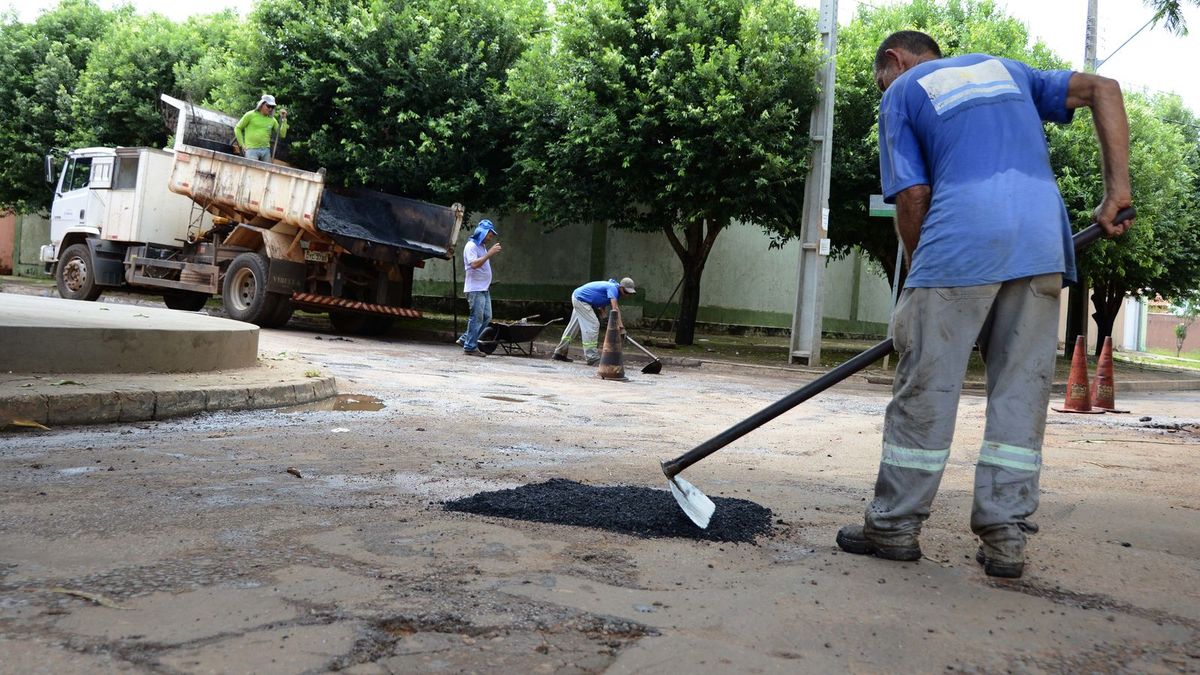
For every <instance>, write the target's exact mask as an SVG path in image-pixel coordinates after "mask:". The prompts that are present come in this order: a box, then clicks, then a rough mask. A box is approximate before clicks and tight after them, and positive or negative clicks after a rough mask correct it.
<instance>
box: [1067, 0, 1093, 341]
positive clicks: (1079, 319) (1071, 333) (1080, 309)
mask: <svg viewBox="0 0 1200 675" xmlns="http://www.w3.org/2000/svg"><path fill="white" fill-rule="evenodd" d="M1098 5H1099V0H1088V7H1087V25H1086V26H1085V28H1084V38H1083V70H1084V72H1088V73H1094V72H1096V43H1097V41H1098V33H1099V27H1098V21H1099V7H1098ZM1087 290H1088V289H1087V284H1085V283H1084V282H1083V280H1080V281H1077V282H1075V283H1073V284H1071V285H1070V286H1068V287H1067V331H1066V335H1064V336H1063V354H1064V355H1065V356H1066V358H1067V359H1068V360H1070V359H1071V357H1072V356H1073V355H1074V351H1075V336H1077V335H1082V336H1083V342H1084V344H1087V334H1088V299H1087Z"/></svg>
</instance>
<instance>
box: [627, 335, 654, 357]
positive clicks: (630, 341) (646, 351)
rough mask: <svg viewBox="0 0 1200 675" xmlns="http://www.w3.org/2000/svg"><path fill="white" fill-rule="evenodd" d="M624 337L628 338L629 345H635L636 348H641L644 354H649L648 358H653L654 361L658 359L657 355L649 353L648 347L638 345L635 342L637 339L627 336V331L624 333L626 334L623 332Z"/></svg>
mask: <svg viewBox="0 0 1200 675" xmlns="http://www.w3.org/2000/svg"><path fill="white" fill-rule="evenodd" d="M625 339H626V340H629V344H631V345H633V346H634V347H637V348H638V349H640V350H642V353H643V354H645V355H646V356H649V357H650V358H652V359H654V360H655V361H657V360H658V357H657V356H655V355H653V354H651V353H650V350H649V349H646V348H645V347H643V346H641V345H639V344H638V343H637V340H634V339H633V338H632V337H630V336H629V333H626V334H625Z"/></svg>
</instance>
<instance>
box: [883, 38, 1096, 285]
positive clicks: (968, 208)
mask: <svg viewBox="0 0 1200 675" xmlns="http://www.w3.org/2000/svg"><path fill="white" fill-rule="evenodd" d="M1070 79H1071V71H1066V70H1058V71H1042V70H1037V69H1035V68H1031V67H1029V66H1027V65H1025V64H1024V63H1021V62H1019V61H1013V60H1010V59H1002V58H997V57H993V56H988V55H986V54H967V55H964V56H957V57H954V58H947V59H937V60H934V61H926V62H925V63H921V64H918V65H917V66H914V67H913V68H911V69H909V70H907V71H905V73H904V74H903V75H901V76H900V77H899V78H897V79H896V81H895V82H893V83H892V86H890V87H888V90H887V92H885V93H884V95H883V101H882V102H881V103H880V106H879V173H880V177H881V179H882V183H883V196H884V200H885V201H887V202H888V203H894V202H895V199H896V195H897V194H899V193H900V192H903V191H904V190H906V189H908V188H910V187H913V186H915V185H929V186H930V188H931V191H932V193H933V194H932V201H931V203H930V207H929V213H928V215H926V216H925V222H924V223H923V224H922V226H921V239H920V242H919V243H918V245H917V250H916V251H914V252H913V255H912V269H911V270H909V274H908V280H907V281H906V282H905V285H906V286H908V287H913V288H922V287H923V288H944V287H957V286H978V285H982V284H990V283H996V282H1003V281H1008V280H1010V279H1018V278H1021V277H1028V276H1035V275H1039V274H1050V273H1055V272H1059V273H1062V274H1063V276H1064V278H1066V279H1068V280H1074V279H1075V249H1074V246H1073V245H1072V243H1071V225H1070V219H1069V217H1068V215H1067V209H1066V206H1065V205H1064V204H1063V201H1062V196H1061V195H1060V194H1059V192H1058V184H1057V183H1056V182H1055V180H1054V172H1053V170H1051V168H1050V152H1049V149H1048V148H1047V145H1046V134H1045V132H1044V130H1043V129H1042V122H1043V121H1048V122H1070V121H1071V118H1072V114H1073V112H1072V111H1071V110H1069V109H1068V108H1067V107H1066V100H1067V83H1068V81H1069V80H1070Z"/></svg>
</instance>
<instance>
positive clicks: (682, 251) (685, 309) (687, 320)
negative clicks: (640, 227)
mask: <svg viewBox="0 0 1200 675" xmlns="http://www.w3.org/2000/svg"><path fill="white" fill-rule="evenodd" d="M724 227H725V226H724V224H713V222H712V220H696V221H693V222H690V223H687V224H686V225H684V228H683V235H684V236H683V240H682V241H681V240H680V238H679V235H678V234H676V232H675V228H674V226H672V225H663V233H664V234H666V235H667V240H668V241H669V242H671V248H672V250H674V251H675V255H676V256H678V257H679V262H680V263H681V264H682V265H683V294H682V295H681V296H680V297H679V318H678V319H677V320H676V322H675V344H678V345H690V344H692V343H694V342H695V340H696V315H697V314H698V313H699V310H700V279H701V277H702V276H703V275H704V265H705V264H706V263H707V262H708V254H709V253H711V252H712V246H713V243H714V242H715V241H716V240H717V235H718V234H720V233H721V230H722V229H724Z"/></svg>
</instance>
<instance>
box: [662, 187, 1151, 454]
mask: <svg viewBox="0 0 1200 675" xmlns="http://www.w3.org/2000/svg"><path fill="white" fill-rule="evenodd" d="M1135 216H1137V210H1136V209H1134V208H1133V207H1132V206H1130V207H1129V208H1126V209H1121V211H1120V212H1118V213H1117V216H1116V217H1115V218H1113V222H1116V223H1119V222H1122V221H1126V220H1133V218H1134V217H1135ZM1103 236H1104V230H1103V229H1101V227H1100V225H1098V224H1096V223H1092V224H1091V225H1089V226H1088V227H1086V228H1084V229H1083V230H1080V231H1079V232H1077V233H1076V234H1075V236H1074V237H1073V241H1074V242H1075V250H1076V251H1079V250H1081V249H1084V248H1087V247H1088V246H1089V245H1091V244H1092V243H1093V242H1095V241H1096V240H1097V239H1100V238H1101V237H1103ZM894 351H896V349H895V347H894V346H893V345H892V339H891V338H888V339H886V340H884V341H883V342H880V343H879V344H877V345H875V346H874V347H871V348H870V349H868V350H867V351H865V352H863V353H861V354H859V355H858V356H855V357H854V358H852V359H850V360H849V361H847V362H845V363H843V364H842V365H840V366H838V367H837V368H834V369H833V370H831V371H829V372H828V373H825V374H824V375H822V376H821V377H818V378H817V379H815V380H813V381H812V382H809V383H808V384H806V385H804V386H803V387H800V388H799V389H797V390H796V391H794V392H792V393H790V394H788V395H787V396H785V397H783V398H781V399H779V400H778V401H776V402H775V403H772V404H771V405H769V406H767V407H766V408H763V409H762V410H760V411H758V412H756V413H754V414H753V415H751V416H750V417H747V418H746V419H744V420H742V421H741V422H738V423H737V424H735V425H733V426H732V427H730V428H728V429H726V430H725V431H722V432H721V433H719V434H717V435H716V436H713V437H712V438H710V439H708V440H707V441H705V442H703V443H701V444H700V445H697V446H696V447H694V448H692V449H691V450H689V451H687V452H686V453H684V454H682V455H680V456H678V457H676V458H675V459H669V460H666V461H664V462H662V469H663V473H664V474H666V476H667V478H674V477H675V476H676V475H677V474H679V473H680V472H681V471H683V470H684V469H686V468H688V467H689V466H691V465H693V464H695V463H696V462H699V461H700V460H702V459H704V458H705V457H708V456H709V455H711V454H713V453H714V452H716V451H717V450H720V449H721V448H723V447H725V446H726V445H729V444H730V443H732V442H734V441H736V440H737V439H739V438H741V437H742V436H745V435H746V434H748V433H750V432H751V431H754V430H755V429H757V428H759V427H761V426H762V425H764V424H766V423H767V422H770V421H771V420H773V419H775V418H776V417H779V416H780V415H782V414H783V413H785V412H787V411H789V410H791V409H792V408H795V407H796V406H798V405H800V404H801V403H803V402H805V401H807V400H808V399H810V398H812V397H813V396H816V395H817V394H819V393H821V392H823V391H825V390H826V389H828V388H830V387H832V386H833V385H835V384H837V383H838V382H841V381H842V380H844V379H846V378H847V377H850V376H851V375H853V374H855V373H857V372H859V371H860V370H862V369H864V368H866V367H867V366H869V365H871V364H872V363H875V362H876V361H878V360H879V359H882V358H883V357H885V356H887V355H888V354H891V353H892V352H894Z"/></svg>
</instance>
